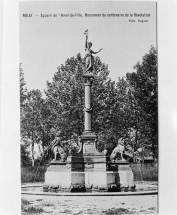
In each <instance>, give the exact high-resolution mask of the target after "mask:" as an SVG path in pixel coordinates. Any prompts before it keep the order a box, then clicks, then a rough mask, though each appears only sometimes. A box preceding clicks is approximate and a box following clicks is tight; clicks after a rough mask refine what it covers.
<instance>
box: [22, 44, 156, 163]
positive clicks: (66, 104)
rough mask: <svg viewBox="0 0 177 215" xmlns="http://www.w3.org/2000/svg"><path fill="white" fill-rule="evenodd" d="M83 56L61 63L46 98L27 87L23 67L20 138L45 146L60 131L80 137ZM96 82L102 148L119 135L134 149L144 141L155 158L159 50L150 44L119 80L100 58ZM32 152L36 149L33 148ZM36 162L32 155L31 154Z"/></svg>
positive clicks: (94, 102)
mask: <svg viewBox="0 0 177 215" xmlns="http://www.w3.org/2000/svg"><path fill="white" fill-rule="evenodd" d="M83 70H84V59H83V58H82V57H81V55H80V54H78V55H77V56H76V57H72V58H70V59H67V61H66V62H65V65H61V66H59V67H58V68H57V72H56V73H55V74H54V76H53V80H52V82H49V81H47V89H46V90H45V91H44V93H45V98H43V97H42V93H41V92H40V90H32V91H28V90H27V89H26V87H25V81H24V74H23V71H22V69H20V95H21V97H20V103H21V106H20V107H21V138H22V141H23V142H28V144H30V145H31V152H33V150H34V143H35V142H36V143H38V142H39V141H40V143H42V146H43V149H44V148H45V147H47V146H48V145H49V144H50V142H51V141H52V140H53V139H54V138H55V134H56V133H57V132H59V131H60V132H62V135H63V137H62V138H63V140H68V141H71V139H75V141H77V138H78V136H80V135H81V134H82V132H83V130H84V112H83V108H84V79H83V77H82V75H83ZM94 74H95V78H94V80H93V85H92V105H93V117H92V121H93V122H92V127H93V131H94V132H95V133H96V134H97V135H98V137H99V147H101V148H102V149H103V148H107V149H108V150H111V149H112V148H113V147H115V145H116V144H117V141H118V139H119V138H120V137H123V138H125V139H126V140H127V141H129V143H130V144H131V145H132V147H133V148H134V149H135V150H136V149H137V148H138V147H140V146H142V145H146V146H147V147H148V149H149V150H147V151H151V152H153V154H154V156H155V157H157V150H158V93H157V52H156V49H155V48H154V47H151V49H150V51H149V53H148V54H145V56H143V59H142V62H141V63H140V62H138V63H137V64H136V65H135V66H134V72H132V73H127V74H126V77H122V78H119V79H118V81H117V82H115V81H111V79H110V78H109V70H108V65H105V64H104V63H102V62H101V60H100V58H99V57H96V58H95V61H94ZM32 154H33V153H32ZM32 163H33V165H34V158H33V157H32Z"/></svg>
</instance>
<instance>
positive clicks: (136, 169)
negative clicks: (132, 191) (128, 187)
mask: <svg viewBox="0 0 177 215" xmlns="http://www.w3.org/2000/svg"><path fill="white" fill-rule="evenodd" d="M130 167H131V168H132V171H133V175H134V181H142V180H143V181H158V167H157V166H156V165H155V164H130ZM141 175H142V177H141Z"/></svg>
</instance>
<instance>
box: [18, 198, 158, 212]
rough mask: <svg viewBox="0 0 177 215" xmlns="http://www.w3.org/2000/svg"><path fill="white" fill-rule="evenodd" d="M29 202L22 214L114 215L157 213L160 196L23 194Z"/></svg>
mask: <svg viewBox="0 0 177 215" xmlns="http://www.w3.org/2000/svg"><path fill="white" fill-rule="evenodd" d="M22 199H23V201H24V200H27V202H28V204H27V205H26V206H24V207H23V210H22V215H28V214H34V213H32V211H33V212H35V210H36V214H52V215H58V214H62V215H68V214H72V215H81V214H84V215H86V214H95V215H98V214H100V215H113V214H118V215H122V214H157V213H158V209H157V208H158V206H157V205H158V196H157V195H148V196H89V197H88V196H42V198H41V197H40V196H37V195H35V196H30V195H22ZM25 211H26V212H25Z"/></svg>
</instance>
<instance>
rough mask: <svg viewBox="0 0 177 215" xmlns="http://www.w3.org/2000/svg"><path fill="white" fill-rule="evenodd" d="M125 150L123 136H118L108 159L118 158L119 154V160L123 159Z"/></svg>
mask: <svg viewBox="0 0 177 215" xmlns="http://www.w3.org/2000/svg"><path fill="white" fill-rule="evenodd" d="M124 151H125V145H124V140H123V138H120V139H119V140H118V144H117V146H116V147H115V148H114V150H113V151H112V153H111V155H110V160H111V161H115V160H118V156H119V155H120V160H122V161H124V160H125V159H124V158H123V152H124Z"/></svg>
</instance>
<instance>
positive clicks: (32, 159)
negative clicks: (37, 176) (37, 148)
mask: <svg viewBox="0 0 177 215" xmlns="http://www.w3.org/2000/svg"><path fill="white" fill-rule="evenodd" d="M31 162H32V166H34V141H33V142H32V144H31Z"/></svg>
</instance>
